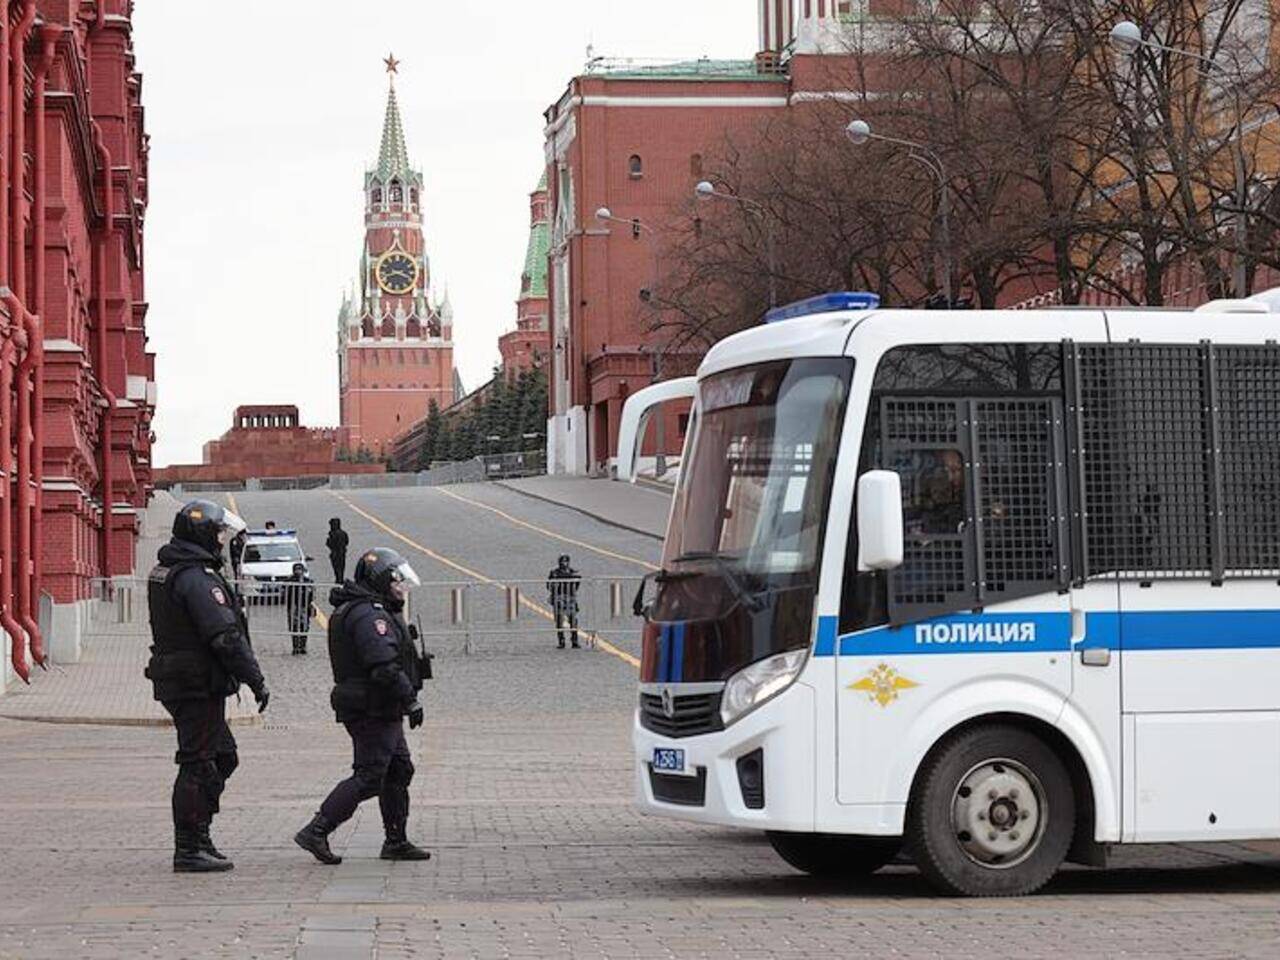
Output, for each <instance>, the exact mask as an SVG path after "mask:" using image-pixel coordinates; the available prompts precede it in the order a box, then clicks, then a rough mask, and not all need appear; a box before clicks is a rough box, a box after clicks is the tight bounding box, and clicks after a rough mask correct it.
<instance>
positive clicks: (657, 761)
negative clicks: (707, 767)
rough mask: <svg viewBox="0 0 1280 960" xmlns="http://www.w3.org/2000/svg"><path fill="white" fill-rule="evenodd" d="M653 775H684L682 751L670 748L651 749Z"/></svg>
mask: <svg viewBox="0 0 1280 960" xmlns="http://www.w3.org/2000/svg"><path fill="white" fill-rule="evenodd" d="M653 771H654V773H680V774H683V773H685V769H684V751H683V750H676V749H673V748H671V747H654V748H653Z"/></svg>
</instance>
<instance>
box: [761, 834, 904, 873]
mask: <svg viewBox="0 0 1280 960" xmlns="http://www.w3.org/2000/svg"><path fill="white" fill-rule="evenodd" d="M768 837H769V843H770V844H772V845H773V849H774V851H775V852H776V853H777V854H778V856H780V857H781V858H782V859H783V860H785V861H787V863H789V864H791V866H793V867H795V868H796V869H797V870H799V871H801V872H802V873H807V874H809V875H810V876H813V877H865V876H868V875H869V874H872V873H875V872H876V871H877V870H879V869H880V868H881V867H883V866H884V865H885V864H886V863H888V862H889V861H890V860H892V859H893V858H894V857H895V856H897V854H898V851H899V850H900V849H901V848H902V838H901V837H851V836H848V835H846V834H838V833H784V832H782V831H779V830H770V831H769V833H768Z"/></svg>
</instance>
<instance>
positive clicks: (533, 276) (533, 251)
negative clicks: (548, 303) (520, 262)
mask: <svg viewBox="0 0 1280 960" xmlns="http://www.w3.org/2000/svg"><path fill="white" fill-rule="evenodd" d="M550 250H551V224H549V223H547V222H546V221H545V220H543V221H540V222H538V223H535V224H534V225H533V226H532V227H531V228H530V230H529V247H528V249H527V250H526V251H525V254H524V276H526V277H528V278H529V289H528V290H523V289H522V290H521V291H520V299H521V300H531V299H544V298H545V297H546V296H547V253H548V252H549V251H550ZM521 286H523V283H522V284H521Z"/></svg>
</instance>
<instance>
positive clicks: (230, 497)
mask: <svg viewBox="0 0 1280 960" xmlns="http://www.w3.org/2000/svg"><path fill="white" fill-rule="evenodd" d="M227 503H229V504H230V505H231V512H232V513H234V514H235V515H236V516H238V517H240V518H241V519H243V518H244V514H243V513H241V512H240V506H239V504H237V503H236V495H235V494H234V493H232V492H231V491H230V490H228V491H227Z"/></svg>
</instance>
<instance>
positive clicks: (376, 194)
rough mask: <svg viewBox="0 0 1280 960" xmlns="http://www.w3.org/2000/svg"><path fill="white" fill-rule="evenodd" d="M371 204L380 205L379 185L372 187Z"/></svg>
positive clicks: (380, 192) (380, 190)
mask: <svg viewBox="0 0 1280 960" xmlns="http://www.w3.org/2000/svg"><path fill="white" fill-rule="evenodd" d="M373 205H374V206H375V207H380V206H382V188H381V187H374V188H373Z"/></svg>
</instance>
